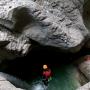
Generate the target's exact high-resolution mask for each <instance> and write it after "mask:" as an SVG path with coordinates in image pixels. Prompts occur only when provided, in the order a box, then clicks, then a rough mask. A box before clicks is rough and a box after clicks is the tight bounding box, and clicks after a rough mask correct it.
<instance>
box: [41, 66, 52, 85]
mask: <svg viewBox="0 0 90 90" xmlns="http://www.w3.org/2000/svg"><path fill="white" fill-rule="evenodd" d="M51 73H52V72H51V69H50V68H48V66H47V65H43V73H42V74H43V82H44V85H46V86H47V85H48V83H49V81H50V80H51V79H52V78H51V76H52V75H51Z"/></svg>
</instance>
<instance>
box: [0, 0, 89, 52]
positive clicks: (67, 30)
mask: <svg viewBox="0 0 90 90" xmlns="http://www.w3.org/2000/svg"><path fill="white" fill-rule="evenodd" d="M42 1H43V4H40V3H37V2H34V1H32V0H23V1H22V0H18V1H16V0H5V1H1V2H0V3H1V4H0V5H1V7H0V11H1V12H0V18H2V19H6V20H8V21H12V22H13V24H12V25H13V27H10V28H13V30H16V28H17V30H16V32H18V31H22V32H21V35H22V37H23V36H25V37H29V38H30V39H32V40H35V41H37V42H39V43H40V44H42V45H46V46H53V47H58V48H60V49H63V50H69V49H71V48H72V51H73V48H76V47H77V46H78V45H81V43H82V42H84V41H85V38H86V36H87V35H88V30H87V29H86V27H85V26H84V23H83V19H82V15H81V12H82V11H81V9H82V6H83V1H81V2H80V1H79V0H78V1H76V0H63V1H62V0H56V1H54V0H50V1H45V0H42ZM77 3H78V4H77ZM76 5H78V6H80V7H78V6H76ZM25 11H26V12H25ZM21 16H22V17H21ZM31 17H32V18H33V21H32V22H31V21H28V23H25V24H24V23H23V22H22V21H25V19H26V21H27V20H28V19H31ZM22 19H23V20H22ZM26 21H25V22H26ZM4 26H6V27H7V24H4ZM20 26H23V27H21V28H19V27H20ZM19 39H20V38H19ZM13 43H14V42H13ZM25 46H26V47H27V46H28V45H25ZM7 47H8V48H9V49H10V48H11V44H9V46H7ZM20 47H22V46H20ZM81 47H82V45H81V46H80V48H81ZM12 48H13V50H15V47H12ZM12 48H11V49H12ZM16 50H19V49H18V48H17V49H16ZM77 50H79V49H77Z"/></svg>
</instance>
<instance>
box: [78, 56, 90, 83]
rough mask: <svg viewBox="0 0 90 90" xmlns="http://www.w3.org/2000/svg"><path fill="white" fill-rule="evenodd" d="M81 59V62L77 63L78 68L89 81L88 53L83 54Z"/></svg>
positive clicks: (89, 63)
mask: <svg viewBox="0 0 90 90" xmlns="http://www.w3.org/2000/svg"><path fill="white" fill-rule="evenodd" d="M82 60H83V62H81V63H79V69H80V71H81V72H82V73H83V74H84V75H85V77H86V78H87V79H88V81H90V55H86V56H84V57H83V58H82ZM82 60H81V61H82Z"/></svg>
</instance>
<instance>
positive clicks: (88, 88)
mask: <svg viewBox="0 0 90 90" xmlns="http://www.w3.org/2000/svg"><path fill="white" fill-rule="evenodd" d="M76 90H90V82H89V83H87V84H85V85H83V86H82V87H80V88H78V89H76Z"/></svg>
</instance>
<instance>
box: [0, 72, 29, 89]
mask: <svg viewBox="0 0 90 90" xmlns="http://www.w3.org/2000/svg"><path fill="white" fill-rule="evenodd" d="M29 88H30V86H29V85H28V84H27V83H26V82H24V81H21V80H20V79H17V78H16V77H13V76H11V75H8V74H5V73H2V72H0V90H27V89H28V90H29Z"/></svg>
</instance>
